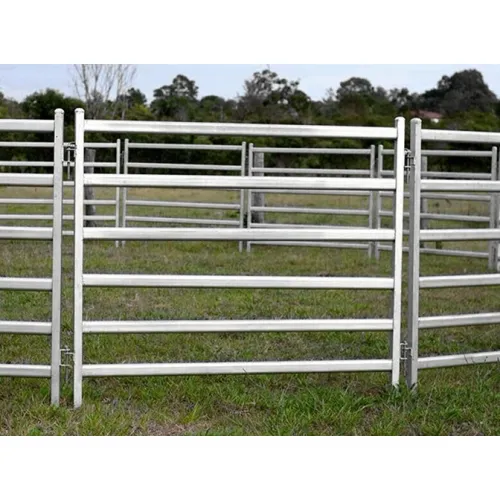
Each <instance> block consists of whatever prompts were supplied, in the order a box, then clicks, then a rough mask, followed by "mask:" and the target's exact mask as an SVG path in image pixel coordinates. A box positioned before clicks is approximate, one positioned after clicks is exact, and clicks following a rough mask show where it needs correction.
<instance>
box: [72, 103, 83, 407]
mask: <svg viewBox="0 0 500 500" xmlns="http://www.w3.org/2000/svg"><path fill="white" fill-rule="evenodd" d="M84 127H85V113H84V111H83V109H77V110H75V169H74V178H75V187H74V203H75V205H74V210H75V222H74V261H73V266H74V267H73V280H74V294H73V321H74V323H73V352H74V356H73V359H74V372H73V373H74V374H73V376H74V380H73V401H74V406H75V408H78V407H80V406H81V404H82V365H83V225H84V215H83V214H84V202H85V197H84V183H83V174H84V156H83V155H84V150H85V145H84V138H85V128H84Z"/></svg>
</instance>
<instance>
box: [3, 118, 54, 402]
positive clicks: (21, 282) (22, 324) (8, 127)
mask: <svg viewBox="0 0 500 500" xmlns="http://www.w3.org/2000/svg"><path fill="white" fill-rule="evenodd" d="M0 131H2V132H3V131H5V132H42V133H44V132H52V133H53V134H54V144H53V149H54V159H53V160H54V161H53V173H52V174H3V173H0V185H4V186H5V185H7V186H9V185H10V186H25V187H29V186H45V187H52V190H53V191H52V200H53V214H52V217H53V218H52V227H51V228H47V227H29V226H2V227H0V240H1V239H15V240H37V241H52V276H51V278H0V290H29V291H50V292H51V294H52V304H51V321H50V322H35V321H0V334H2V333H14V334H41V335H50V337H51V362H50V365H30V364H28V365H19V364H18V365H16V364H0V376H10V377H40V378H49V379H50V387H51V391H50V392H51V404H52V405H54V406H58V405H59V400H60V392H61V391H60V368H61V296H62V238H63V231H62V229H63V193H64V191H63V162H64V111H63V110H62V109H56V110H55V112H54V120H15V119H13V120H0Z"/></svg>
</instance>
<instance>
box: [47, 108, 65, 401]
mask: <svg viewBox="0 0 500 500" xmlns="http://www.w3.org/2000/svg"><path fill="white" fill-rule="evenodd" d="M63 165H64V111H63V110H62V109H56V111H55V117H54V183H53V194H52V196H53V208H52V216H53V221H52V231H53V234H52V316H51V318H52V337H51V342H52V349H51V351H52V352H51V391H50V392H51V396H50V400H51V403H52V404H53V405H56V406H58V405H59V398H60V384H61V382H60V370H61V297H62V234H63V199H64V187H63V186H64V179H63V176H64V167H63Z"/></svg>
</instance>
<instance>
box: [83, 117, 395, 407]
mask: <svg viewBox="0 0 500 500" xmlns="http://www.w3.org/2000/svg"><path fill="white" fill-rule="evenodd" d="M75 123H76V179H75V258H74V351H75V352H74V404H75V406H76V407H78V406H80V405H81V404H82V383H83V378H84V377H100V376H120V375H127V376H131V375H133V376H146V375H181V374H182V375H188V374H198V375H200V374H244V373H301V372H338V371H385V372H389V373H390V374H391V382H392V384H393V385H397V384H398V383H399V371H400V353H399V345H400V334H401V279H402V240H403V234H402V232H403V192H404V178H403V174H404V119H402V118H398V119H397V120H396V123H395V126H394V127H393V128H362V127H361V128H360V127H324V126H321V127H317V126H291V125H279V126H278V125H276V126H269V125H250V124H246V125H243V124H210V123H203V124H199V123H167V122H160V123H151V122H115V121H94V120H85V119H84V112H83V110H77V111H76V122H75ZM90 131H96V132H97V131H99V132H115V133H116V132H127V133H140V132H144V133H164V134H165V133H169V134H172V133H174V134H201V135H210V134H215V135H237V136H256V135H264V136H278V137H280V136H281V137H290V136H292V137H293V136H297V137H332V138H334V137H338V138H345V137H355V138H368V139H381V138H384V139H392V140H394V141H395V142H396V150H397V154H396V157H397V168H396V172H397V175H396V178H395V179H363V182H360V181H361V179H360V178H335V179H333V178H327V179H318V178H310V177H305V178H304V177H288V178H280V177H260V178H259V177H243V176H192V175H166V176H159V175H129V174H125V175H112V174H104V175H97V174H84V168H83V161H82V158H83V157H82V151H83V148H84V137H85V132H90ZM85 186H117V187H123V188H130V187H176V188H192V187H197V188H198V187H199V188H205V189H213V188H219V189H225V190H234V191H241V190H243V189H249V190H252V189H261V190H266V189H284V190H293V189H297V188H305V189H308V190H312V191H314V192H320V191H321V190H340V191H341V190H344V189H345V190H354V191H357V190H360V189H361V188H362V189H363V190H365V191H370V192H373V191H376V190H379V189H385V190H390V191H393V192H394V193H395V200H396V204H395V210H396V216H395V218H394V227H393V228H392V229H384V230H375V229H370V228H366V229H365V228H362V229H356V228H321V229H311V228H308V229H283V228H275V229H263V228H192V227H191V228H185V227H183V228H165V227H163V228H152V227H147V228H129V227H122V228H119V229H117V228H110V229H108V228H84V224H83V222H84V221H83V213H84V206H83V202H84V197H83V193H84V187H85ZM109 239H120V240H143V241H149V240H166V241H173V240H176V241H194V240H196V241H258V240H260V241H282V242H290V241H309V242H327V243H330V242H333V241H344V242H350V241H363V242H370V241H374V240H381V241H390V242H392V244H393V246H394V253H393V274H392V276H391V277H390V278H375V279H374V278H365V277H352V278H327V279H326V280H323V279H319V278H317V277H300V278H299V277H297V278H296V277H278V276H264V277H259V276H251V277H243V278H242V277H239V276H164V275H160V276H144V275H134V276H133V277H131V276H129V275H104V276H103V275H98V274H87V273H84V272H83V264H84V251H83V250H84V242H85V241H86V240H109ZM84 286H93V287H96V286H117V287H121V286H142V287H144V286H146V287H172V286H175V287H196V288H214V287H216V288H227V287H230V288H234V287H238V288H256V287H258V288H260V287H262V288H304V289H315V288H345V287H347V288H355V289H366V288H368V289H386V290H392V292H393V307H392V314H391V317H390V318H386V319H321V320H316V319H311V320H238V321H210V320H207V321H205V320H197V321H165V320H163V321H84V320H83V317H84V314H83V312H84V304H83V288H84ZM365 330H373V331H388V332H390V339H391V345H390V356H389V358H387V359H368V360H367V359H363V360H360V359H356V360H342V361H340V360H331V361H273V362H231V363H168V364H164V363H160V364H149V363H142V364H124V365H119V364H115V365H109V364H108V365H104V364H85V363H84V362H83V336H84V334H93V333H109V334H119V333H146V332H148V333H168V332H170V333H174V332H175V333H183V332H198V333H209V332H230V333H237V332H306V331H307V332H310V331H365Z"/></svg>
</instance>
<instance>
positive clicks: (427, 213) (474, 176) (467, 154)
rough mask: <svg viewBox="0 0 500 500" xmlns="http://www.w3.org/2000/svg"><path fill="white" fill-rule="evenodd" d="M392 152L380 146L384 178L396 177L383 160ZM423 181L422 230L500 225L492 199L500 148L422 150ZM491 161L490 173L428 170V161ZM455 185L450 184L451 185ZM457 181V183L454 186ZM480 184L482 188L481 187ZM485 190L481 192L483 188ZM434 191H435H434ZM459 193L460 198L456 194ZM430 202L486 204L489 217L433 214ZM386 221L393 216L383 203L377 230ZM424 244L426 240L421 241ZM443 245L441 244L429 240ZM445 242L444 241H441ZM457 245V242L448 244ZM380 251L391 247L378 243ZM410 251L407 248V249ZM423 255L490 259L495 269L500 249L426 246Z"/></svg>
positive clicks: (387, 194)
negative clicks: (435, 225)
mask: <svg viewBox="0 0 500 500" xmlns="http://www.w3.org/2000/svg"><path fill="white" fill-rule="evenodd" d="M393 155H394V150H393V149H385V148H384V147H382V146H379V149H378V171H379V175H380V176H381V177H382V178H391V177H393V176H394V172H393V171H392V170H384V159H383V158H384V156H393ZM420 155H421V167H420V179H421V183H420V186H421V192H420V198H421V207H420V219H421V227H422V229H427V228H428V227H429V223H430V221H433V220H434V221H442V222H443V221H450V222H462V223H483V224H485V225H486V226H488V225H489V226H490V227H495V225H496V224H498V222H495V221H496V219H498V218H499V217H500V213H499V205H498V199H497V197H496V196H491V193H494V192H496V191H495V189H494V186H495V184H494V183H492V181H495V182H498V178H499V161H498V148H497V147H495V146H494V147H492V149H491V150H490V151H480V150H446V149H439V150H438V149H422V150H421V152H420ZM431 157H436V158H455V157H457V158H458V157H460V158H471V159H477V158H489V159H490V173H481V172H443V171H429V170H428V166H427V160H428V158H431ZM452 180H453V182H450V181H452ZM455 180H456V182H454V181H455ZM478 183H479V184H478ZM481 186H482V188H481ZM432 187H434V189H433V188H432ZM456 193H460V194H456ZM478 193H488V195H486V196H485V195H480V194H478ZM380 196H381V198H382V199H384V198H389V197H390V196H391V194H390V193H386V192H382V193H381V195H380ZM405 197H406V198H409V197H410V194H409V193H405ZM429 200H439V201H441V202H445V203H446V202H450V201H465V202H484V203H485V207H488V210H487V212H489V213H488V215H466V214H461V213H456V214H448V213H438V212H432V211H431V209H430V206H429ZM384 217H392V212H391V211H388V210H383V209H382V205H381V202H380V203H379V204H378V207H377V226H378V227H379V226H380V224H381V223H382V219H383V218H384ZM409 217H410V214H409V213H405V219H406V218H409ZM421 241H422V242H423V241H424V240H423V239H422V240H421ZM426 241H427V242H429V241H440V240H426ZM441 241H445V240H441ZM448 241H457V240H448ZM375 244H376V245H377V247H378V248H379V249H380V250H390V248H389V247H387V246H384V245H383V244H382V245H379V244H377V243H375ZM404 251H408V248H404ZM420 252H421V253H427V254H434V255H447V256H454V257H472V258H480V259H488V268H489V269H496V268H497V266H498V264H497V255H498V249H497V248H496V243H491V244H490V245H489V248H488V251H477V250H466V249H457V248H455V247H454V248H441V247H437V246H436V248H431V247H430V246H428V245H426V244H425V243H424V244H423V245H422V247H421V249H420Z"/></svg>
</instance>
